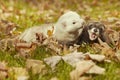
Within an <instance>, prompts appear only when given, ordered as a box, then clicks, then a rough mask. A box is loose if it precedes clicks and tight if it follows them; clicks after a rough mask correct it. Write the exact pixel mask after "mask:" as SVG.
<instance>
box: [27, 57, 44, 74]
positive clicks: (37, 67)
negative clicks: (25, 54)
mask: <svg viewBox="0 0 120 80" xmlns="http://www.w3.org/2000/svg"><path fill="white" fill-rule="evenodd" d="M26 68H27V70H30V69H31V70H32V72H33V74H45V73H46V68H45V65H44V64H43V61H40V60H33V59H27V61H26Z"/></svg>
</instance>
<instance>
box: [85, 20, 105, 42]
mask: <svg viewBox="0 0 120 80" xmlns="http://www.w3.org/2000/svg"><path fill="white" fill-rule="evenodd" d="M86 27H87V32H88V35H89V39H90V40H91V41H94V40H96V39H97V38H98V37H99V36H100V34H102V33H103V32H104V30H105V26H104V24H102V23H100V22H89V23H88V24H87V26H86Z"/></svg>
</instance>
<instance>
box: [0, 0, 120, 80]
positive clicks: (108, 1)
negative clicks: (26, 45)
mask: <svg viewBox="0 0 120 80" xmlns="http://www.w3.org/2000/svg"><path fill="white" fill-rule="evenodd" d="M119 6H120V1H119V0H100V1H98V0H0V80H26V79H28V80H70V78H71V75H70V73H71V71H73V70H74V67H72V66H71V65H70V64H68V63H66V62H65V61H64V60H60V62H59V63H58V64H57V65H56V67H55V69H54V70H52V69H51V67H50V66H49V65H47V64H46V63H45V62H44V59H45V58H47V57H50V56H56V53H55V52H54V51H51V49H46V46H35V47H34V46H33V48H32V50H28V53H27V55H29V56H27V58H26V54H22V55H21V54H20V52H19V51H18V50H16V48H15V46H14V45H13V44H12V42H9V41H7V40H8V39H13V38H14V37H16V36H18V35H20V34H21V33H22V32H23V31H24V30H25V29H27V28H29V27H33V26H36V25H41V24H47V23H55V22H56V21H57V19H58V18H59V17H60V16H61V15H62V14H63V13H65V12H66V11H70V10H72V11H76V12H77V13H78V14H79V15H80V16H81V17H82V18H84V19H85V20H86V22H87V21H100V22H102V23H103V24H105V26H106V28H108V29H111V32H110V34H112V35H113V37H112V39H113V40H114V41H115V43H116V46H110V47H108V46H102V47H103V49H104V50H103V49H102V48H101V47H100V46H99V47H98V46H97V47H96V45H95V46H94V45H81V47H79V48H78V51H79V52H82V53H87V52H89V53H91V54H99V55H101V54H102V55H104V56H105V58H106V59H109V61H103V62H97V61H94V60H93V61H94V62H95V64H96V65H98V66H100V67H102V68H104V69H105V73H104V74H87V73H86V74H83V75H82V76H84V78H80V79H79V80H120V36H119V35H120V34H119V33H120V8H119ZM15 28H16V29H15ZM14 29H15V30H14ZM11 30H13V31H12V33H11ZM112 30H113V31H112ZM98 45H99V44H98ZM98 48H99V49H98ZM108 48H109V49H108ZM33 49H34V50H33ZM23 51H24V50H23ZM61 54H62V53H61ZM116 54H117V55H118V56H117V55H116ZM62 55H63V54H62ZM116 56H117V57H116ZM34 60H35V61H34ZM33 65H37V66H33ZM29 66H32V67H33V68H34V69H31V68H29ZM40 66H41V67H40ZM83 67H84V66H83ZM32 70H33V71H32ZM75 75H76V74H75ZM1 76H2V77H1ZM18 78H19V79H18ZM77 78H78V77H77ZM73 80H77V79H73Z"/></svg>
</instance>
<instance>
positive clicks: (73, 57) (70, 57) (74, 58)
mask: <svg viewBox="0 0 120 80" xmlns="http://www.w3.org/2000/svg"><path fill="white" fill-rule="evenodd" d="M85 57H86V56H85V55H84V54H83V53H82V52H73V53H70V54H66V55H65V56H62V59H63V60H64V61H65V62H66V63H68V64H70V65H72V66H73V67H74V66H75V65H76V63H77V62H79V61H81V60H84V59H85Z"/></svg>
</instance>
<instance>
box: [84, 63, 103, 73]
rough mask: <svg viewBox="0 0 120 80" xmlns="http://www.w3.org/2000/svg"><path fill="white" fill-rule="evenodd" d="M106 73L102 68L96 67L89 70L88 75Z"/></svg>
mask: <svg viewBox="0 0 120 80" xmlns="http://www.w3.org/2000/svg"><path fill="white" fill-rule="evenodd" d="M104 72H105V69H104V68H101V67H99V66H97V65H94V66H93V67H92V68H91V69H89V70H88V71H87V72H86V73H89V74H91V73H93V74H104Z"/></svg>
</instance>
